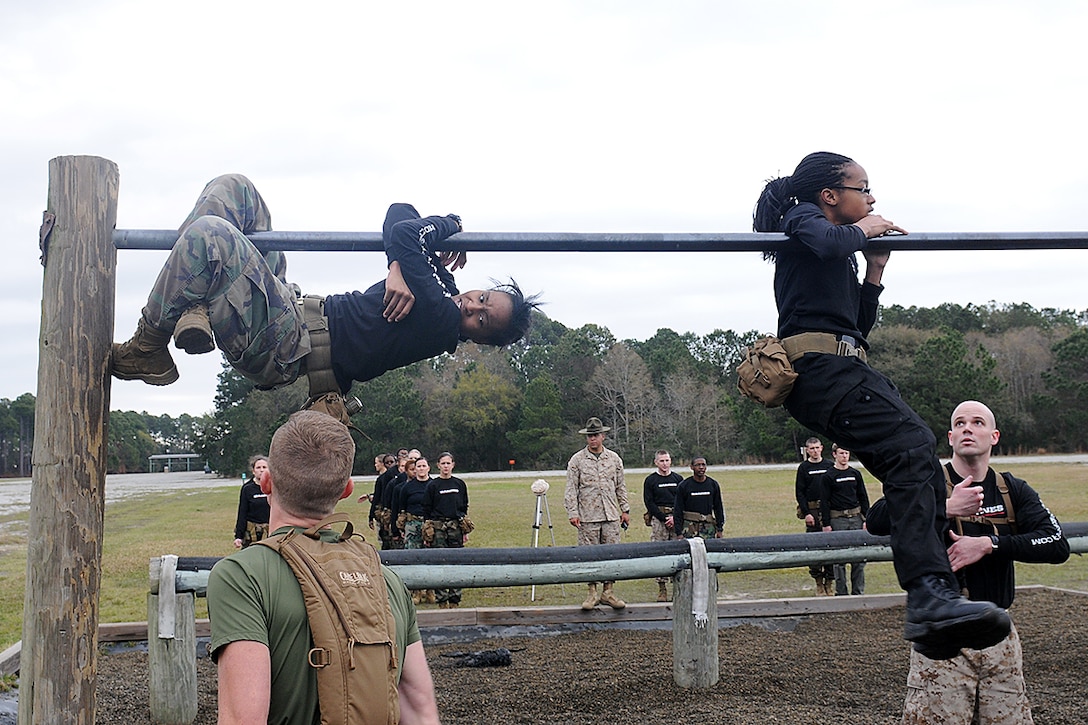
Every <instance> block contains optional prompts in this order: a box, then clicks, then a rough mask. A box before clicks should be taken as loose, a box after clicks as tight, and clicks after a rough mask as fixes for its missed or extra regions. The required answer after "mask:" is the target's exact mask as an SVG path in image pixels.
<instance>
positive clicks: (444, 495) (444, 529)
mask: <svg viewBox="0 0 1088 725" xmlns="http://www.w3.org/2000/svg"><path fill="white" fill-rule="evenodd" d="M453 466H454V460H453V454H452V453H449V452H446V453H443V454H442V455H440V456H439V457H438V478H432V479H431V482H430V483H429V484H427V492H426V493H425V494H424V496H423V542H424V543H425V544H427V545H428V546H431V547H433V548H436V549H460V548H461V547H462V546H464V545H465V539H466V538H468V533H469V531H471V526H472V522H471V521H470V520H469V518H468V487H467V486H465V482H464V481H462V480H461V479H460V478H458V477H457V476H454V475H453ZM434 597H435V601H436V602H438V608H439V609H450V608H453V607H456V606H458V605H460V604H461V590H460V589H452V588H446V589H436V590H435V592H434Z"/></svg>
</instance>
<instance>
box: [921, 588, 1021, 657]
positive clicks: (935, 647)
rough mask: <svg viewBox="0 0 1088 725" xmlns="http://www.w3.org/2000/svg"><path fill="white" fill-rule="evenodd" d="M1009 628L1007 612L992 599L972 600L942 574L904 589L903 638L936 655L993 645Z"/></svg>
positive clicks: (1007, 632)
mask: <svg viewBox="0 0 1088 725" xmlns="http://www.w3.org/2000/svg"><path fill="white" fill-rule="evenodd" d="M1011 628H1012V620H1010V619H1009V614H1008V612H1006V611H1005V610H1004V609H1002V608H1001V607H999V606H997V605H996V604H993V603H992V602H972V601H971V600H969V599H967V598H965V597H963V596H961V595H960V594H959V592H957V591H956V590H955V589H954V588H953V587H952V585H951V584H949V582H948V581H947V580H946V579H944V578H943V577H939V576H936V575H927V576H922V577H919V578H918V579H916V580H915V581H914V582H912V585H911V586H910V588H909V589H908V590H907V623H906V626H905V627H904V628H903V637H904V638H905V639H908V640H910V641H911V642H917V643H918V644H920V645H922V646H923V647H925V648H927V649H928V650H929V651H930V652H933V653H935V654H940V653H945V652H951V651H953V650H955V651H957V652H958V651H959V650H961V649H963V648H965V647H966V648H968V649H986V648H987V647H992V646H993V645H995V644H997V643H998V642H1000V641H1001V640H1003V639H1005V637H1007V636H1008V635H1009V630H1010V629H1011ZM922 654H925V653H924V652H923V653H922ZM927 656H929V655H927ZM952 656H955V655H954V654H953V655H952ZM931 659H948V657H935V658H931Z"/></svg>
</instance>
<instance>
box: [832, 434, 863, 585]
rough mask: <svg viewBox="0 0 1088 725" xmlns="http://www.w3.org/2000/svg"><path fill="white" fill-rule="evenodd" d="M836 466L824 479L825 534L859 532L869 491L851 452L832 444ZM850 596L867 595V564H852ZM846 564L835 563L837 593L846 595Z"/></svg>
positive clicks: (859, 562) (858, 562)
mask: <svg viewBox="0 0 1088 725" xmlns="http://www.w3.org/2000/svg"><path fill="white" fill-rule="evenodd" d="M831 457H832V458H833V459H834V460H835V465H834V466H832V467H831V470H830V471H828V472H827V474H826V475H825V476H824V478H823V490H822V492H821V494H820V518H821V519H822V520H823V522H824V531H859V530H861V529H864V528H865V517H866V516H868V515H869V492H868V491H866V490H865V479H864V478H863V477H862V475H861V471H859V470H858V469H856V468H854V467H852V466H851V465H850V451H848V450H846V449H845V448H843V447H841V446H840V445H839V444H838V443H832V444H831ZM849 566H850V590H849V593H850V594H864V593H865V562H864V561H855V562H852V563H850V565H849ZM846 567H847V565H846V564H835V594H836V595H837V596H845V595H846V594H847V593H848V592H847V589H846Z"/></svg>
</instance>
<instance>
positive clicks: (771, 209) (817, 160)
mask: <svg viewBox="0 0 1088 725" xmlns="http://www.w3.org/2000/svg"><path fill="white" fill-rule="evenodd" d="M852 163H854V161H853V159H851V158H849V157H847V156H843V155H842V154H833V153H830V152H828V151H817V152H816V153H813V154H809V155H808V156H806V157H805V158H803V159H801V163H799V164H797V168H796V169H794V171H793V175H792V176H784V177H780V178H778V179H771V180H770V181H768V182H767V185H766V186H764V187H763V192H762V193H761V194H760V195H759V201H757V202H756V209H755V212H754V213H753V214H752V230H753V231H757V232H780V231H782V217H783V216H785V214H786V212H787V211H789V210H790V208H791V207H793V206H794V205H795V204H797V203H798V202H802V201H807V202H811V203H813V204H815V203H816V202H817V199H818V198H819V195H820V192H821V191H823V190H824V189H827V188H829V187H832V186H836V185H837V184H841V183H842V180H843V177H844V174H843V169H844V168H845V167H846V166H847V165H849V164H852ZM763 258H764V259H771V260H773V259H774V258H775V253H774V252H764V253H763Z"/></svg>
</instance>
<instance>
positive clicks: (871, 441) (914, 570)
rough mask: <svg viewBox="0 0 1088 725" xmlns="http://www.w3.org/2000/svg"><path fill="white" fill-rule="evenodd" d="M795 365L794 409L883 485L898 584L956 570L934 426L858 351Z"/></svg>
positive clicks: (790, 404)
mask: <svg viewBox="0 0 1088 725" xmlns="http://www.w3.org/2000/svg"><path fill="white" fill-rule="evenodd" d="M793 366H794V369H795V370H796V371H797V372H798V373H799V377H798V378H797V382H796V384H795V385H794V388H793V392H792V393H790V397H789V398H787V399H786V404H785V405H786V409H787V410H788V411H789V412H790V415H792V416H793V417H794V418H796V419H797V421H798V422H799V423H801V424H802V425H804V426H806V427H808V428H810V429H812V430H814V431H816V432H817V433H821V434H823V435H825V436H827V437H828V438H830V439H831V441H832V442H834V443H838V444H839V445H840V446H842V447H843V448H846V449H847V450H849V451H850V452H852V453H853V454H854V455H855V456H857V459H858V460H859V461H861V463H862V464H863V465H864V466H865V467H866V468H867V469H868V470H869V471H870V472H871V473H872V474H873V475H874V476H876V477H877V478H878V479H880V481H881V482H882V483H883V484H884V498H885V499H887V501H888V513H889V515H890V517H891V539H892V559H893V561H894V563H895V573H896V576H897V577H898V578H899V585H900V586H902V587H904V588H906V585H907V583H908V582H910V581H911V580H913V579H915V578H917V577H919V576H922V575H925V574H940V575H947V576H949V577H951V575H952V568H951V566H950V565H949V563H948V553H947V551H946V549H945V545H944V541H943V536H944V530H945V528H946V519H945V512H944V502H945V483H944V474H943V473H942V472H941V463H940V461H939V460H938V459H937V440H936V438H934V437H933V432H932V431H930V430H929V427H928V426H927V425H926V424H925V422H924V421H923V420H922V419H921V417H920V416H919V415H918V414H917V413H915V412H914V411H913V410H911V409H910V407H909V406H908V405H907V404H906V403H904V402H903V399H902V398H901V397H899V391H898V390H897V389H896V387H895V385H894V384H893V383H892V382H891V381H890V380H889V379H888V378H887V377H885V376H884V375H881V374H880V373H878V372H876V371H875V370H873V369H872V368H870V367H869V366H868V365H866V364H865V363H864V362H862V361H861V360H860V359H858V358H855V357H841V356H838V355H829V354H823V353H809V354H807V355H805V356H804V357H802V358H800V359H799V360H796V361H794V363H793Z"/></svg>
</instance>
